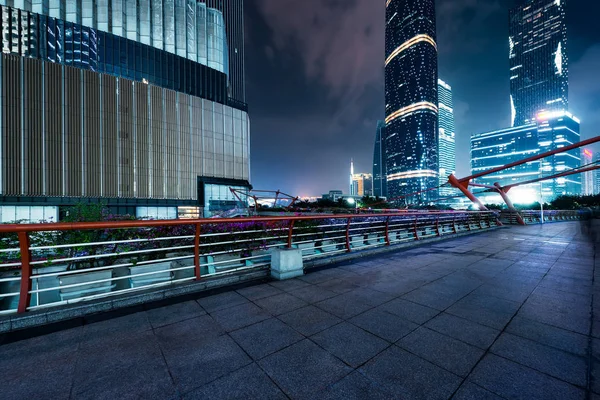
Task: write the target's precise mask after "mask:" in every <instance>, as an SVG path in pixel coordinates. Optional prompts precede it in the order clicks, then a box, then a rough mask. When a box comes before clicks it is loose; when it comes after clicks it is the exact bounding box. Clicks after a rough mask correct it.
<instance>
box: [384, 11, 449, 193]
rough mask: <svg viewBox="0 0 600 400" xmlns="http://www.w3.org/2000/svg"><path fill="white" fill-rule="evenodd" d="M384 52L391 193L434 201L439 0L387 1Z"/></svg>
mask: <svg viewBox="0 0 600 400" xmlns="http://www.w3.org/2000/svg"><path fill="white" fill-rule="evenodd" d="M385 57H386V59H385V123H386V132H385V149H386V153H385V162H386V171H387V191H388V198H389V199H390V201H392V202H395V203H399V204H402V203H405V202H406V203H421V202H429V201H431V200H434V199H435V198H436V197H437V191H426V190H428V189H431V188H435V187H437V186H438V174H439V165H438V106H437V104H438V93H437V80H438V53H437V44H436V27H435V0H388V1H387V2H386V28H385ZM416 192H423V193H421V194H419V195H413V196H411V197H410V198H402V199H399V198H401V197H403V196H406V195H408V194H411V193H416ZM396 199H399V200H396Z"/></svg>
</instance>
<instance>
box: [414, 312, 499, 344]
mask: <svg viewBox="0 0 600 400" xmlns="http://www.w3.org/2000/svg"><path fill="white" fill-rule="evenodd" d="M425 326H426V327H427V328H429V329H433V330H434V331H436V332H439V333H442V334H444V335H447V336H451V337H453V338H455V339H458V340H461V341H463V342H466V343H468V344H470V345H473V346H476V347H479V348H480V349H484V350H485V349H487V348H488V347H490V346H491V345H492V343H493V342H494V340H495V339H496V337H498V335H499V334H500V331H499V330H497V329H493V328H490V327H488V326H484V325H480V324H478V323H476V322H472V321H469V320H468V319H464V318H460V317H456V316H454V315H451V314H447V313H442V314H440V315H438V316H437V317H434V318H433V319H431V320H429V321H428V322H427V323H426V324H425Z"/></svg>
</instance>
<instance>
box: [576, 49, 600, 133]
mask: <svg viewBox="0 0 600 400" xmlns="http://www.w3.org/2000/svg"><path fill="white" fill-rule="evenodd" d="M598 71H600V44H596V45H594V46H591V47H589V48H588V49H587V50H586V51H585V53H584V54H583V56H582V57H581V58H580V59H579V60H578V61H577V62H575V63H573V64H572V65H571V66H570V67H569V108H570V109H571V111H572V112H573V114H575V115H577V116H578V117H580V118H581V133H582V136H583V137H584V138H587V137H592V136H598V135H600V128H598V127H600V113H599V112H598V110H600V80H599V79H598Z"/></svg>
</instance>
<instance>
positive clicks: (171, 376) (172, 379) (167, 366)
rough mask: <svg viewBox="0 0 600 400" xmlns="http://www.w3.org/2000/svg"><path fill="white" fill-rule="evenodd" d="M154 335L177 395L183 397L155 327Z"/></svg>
mask: <svg viewBox="0 0 600 400" xmlns="http://www.w3.org/2000/svg"><path fill="white" fill-rule="evenodd" d="M152 335H153V337H154V340H156V345H157V347H158V350H159V351H160V355H161V357H162V360H163V363H164V364H165V368H166V370H167V373H168V374H169V379H171V385H172V386H173V388H174V389H175V393H176V395H177V396H178V397H179V398H181V397H182V396H183V393H181V391H180V390H179V387H178V385H177V382H175V377H174V376H173V373H172V372H171V367H170V366H169V363H168V362H167V357H166V356H165V352H164V351H163V348H162V346H161V345H160V340H158V338H157V337H156V332H155V330H154V328H152Z"/></svg>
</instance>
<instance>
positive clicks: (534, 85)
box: [508, 0, 569, 126]
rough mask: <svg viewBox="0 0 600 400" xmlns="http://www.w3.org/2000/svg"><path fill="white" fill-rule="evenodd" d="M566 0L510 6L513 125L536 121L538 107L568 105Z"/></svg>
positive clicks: (556, 108) (529, 0)
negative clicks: (511, 7)
mask: <svg viewBox="0 0 600 400" xmlns="http://www.w3.org/2000/svg"><path fill="white" fill-rule="evenodd" d="M565 3H566V0H524V1H522V3H521V4H522V5H520V6H518V7H515V8H513V9H512V10H510V18H509V24H510V25H509V38H508V40H509V59H510V101H511V112H512V126H520V125H525V124H528V123H532V122H535V117H536V115H537V114H538V113H539V112H540V111H567V110H568V108H569V70H568V64H569V59H568V56H567V25H566V18H565Z"/></svg>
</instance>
